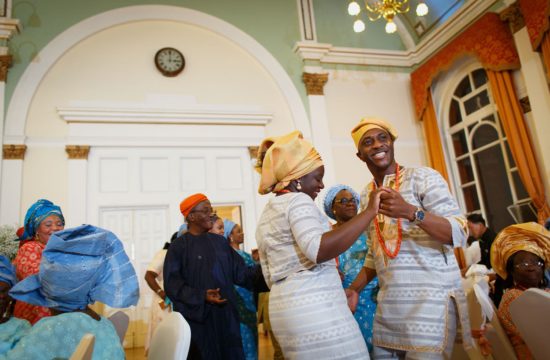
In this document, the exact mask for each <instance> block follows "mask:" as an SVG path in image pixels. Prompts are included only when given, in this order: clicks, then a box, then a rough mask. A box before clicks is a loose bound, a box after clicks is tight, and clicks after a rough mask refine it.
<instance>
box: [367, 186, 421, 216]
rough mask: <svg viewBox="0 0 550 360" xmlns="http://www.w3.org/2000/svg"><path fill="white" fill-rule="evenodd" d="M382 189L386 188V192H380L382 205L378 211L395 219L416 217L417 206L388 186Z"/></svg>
mask: <svg viewBox="0 0 550 360" xmlns="http://www.w3.org/2000/svg"><path fill="white" fill-rule="evenodd" d="M380 190H384V192H381V193H380V206H379V208H378V213H380V214H382V215H386V216H389V217H391V218H394V219H398V218H402V219H407V220H411V219H414V213H415V211H416V207H415V206H413V205H411V204H409V203H408V202H406V201H405V199H403V197H402V196H401V194H400V193H398V192H397V191H395V190H393V189H390V188H386V187H384V188H381V189H380ZM369 204H370V201H369Z"/></svg>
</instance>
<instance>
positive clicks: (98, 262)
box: [0, 225, 139, 360]
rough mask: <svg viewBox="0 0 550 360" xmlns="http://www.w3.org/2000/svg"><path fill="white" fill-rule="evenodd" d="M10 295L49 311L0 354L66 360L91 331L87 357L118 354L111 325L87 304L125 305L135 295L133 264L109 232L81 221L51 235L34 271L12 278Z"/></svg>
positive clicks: (120, 356)
mask: <svg viewBox="0 0 550 360" xmlns="http://www.w3.org/2000/svg"><path fill="white" fill-rule="evenodd" d="M10 295H11V296H12V297H13V298H14V299H16V300H18V301H19V300H22V301H25V302H27V303H29V304H33V305H40V306H45V307H48V308H50V309H51V310H52V315H55V316H49V317H46V318H43V319H41V320H40V321H38V322H37V323H36V324H35V325H34V326H33V327H32V329H31V330H30V331H29V332H28V334H27V335H25V336H24V337H23V338H22V339H21V340H20V341H19V342H18V343H17V345H15V347H14V348H13V349H12V350H10V351H9V352H8V353H6V354H5V357H4V356H2V355H0V359H53V358H65V359H67V358H69V357H70V356H71V354H72V353H73V352H74V350H75V349H76V347H77V345H78V343H79V342H80V340H81V339H82V337H83V336H84V335H85V334H87V333H91V334H93V335H94V336H95V346H94V352H93V357H92V358H93V359H97V360H99V359H124V350H123V349H122V345H121V343H120V339H119V337H118V336H117V333H116V330H115V328H114V326H113V324H112V323H111V322H110V321H109V320H108V319H106V318H104V317H101V316H99V315H98V314H97V313H95V312H94V311H93V310H92V309H91V308H90V307H89V306H88V305H90V304H93V303H94V302H95V301H101V302H102V303H104V304H107V305H109V306H111V307H116V308H125V307H129V306H131V305H136V304H137V301H138V298H139V287H138V282H137V278H136V273H135V271H134V268H133V266H132V264H131V263H130V260H129V259H128V256H127V255H126V253H125V252H124V247H123V245H122V243H121V242H120V240H119V239H118V238H117V237H116V236H115V235H114V234H113V233H111V232H110V231H107V230H104V229H100V228H97V227H94V226H91V225H82V226H79V227H76V228H73V229H67V230H64V231H61V232H58V233H56V234H54V235H52V236H51V238H50V241H49V242H48V245H47V246H46V248H45V249H44V252H43V257H42V265H41V266H40V272H39V274H36V275H32V276H29V277H27V278H26V279H25V280H23V281H20V282H19V283H17V284H16V285H15V286H14V287H13V288H12V289H11V291H10Z"/></svg>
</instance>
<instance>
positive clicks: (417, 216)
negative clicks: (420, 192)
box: [411, 207, 426, 225]
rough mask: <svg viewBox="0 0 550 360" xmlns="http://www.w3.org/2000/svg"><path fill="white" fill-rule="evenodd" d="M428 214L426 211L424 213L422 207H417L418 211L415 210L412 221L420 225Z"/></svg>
mask: <svg viewBox="0 0 550 360" xmlns="http://www.w3.org/2000/svg"><path fill="white" fill-rule="evenodd" d="M425 216H426V213H424V210H422V208H420V207H417V208H416V211H415V212H414V218H413V219H412V221H411V223H413V224H415V225H418V224H420V223H421V222H422V221H424V217H425Z"/></svg>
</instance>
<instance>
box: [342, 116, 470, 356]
mask: <svg viewBox="0 0 550 360" xmlns="http://www.w3.org/2000/svg"><path fill="white" fill-rule="evenodd" d="M351 134H352V138H353V140H354V142H355V145H356V147H357V157H358V158H359V159H360V160H361V161H363V162H364V163H365V164H366V165H367V167H368V169H369V171H370V172H371V174H372V176H373V177H374V179H373V181H372V182H371V183H369V184H368V185H367V187H366V188H365V191H364V192H363V194H362V196H361V206H362V207H364V206H365V205H366V204H367V203H368V199H369V196H370V194H371V193H372V192H373V191H375V190H376V189H379V188H384V189H385V191H383V192H382V193H381V196H380V208H379V211H378V215H377V216H376V218H375V219H374V220H373V221H372V222H371V223H370V225H369V227H368V229H367V231H368V239H369V240H368V245H369V246H368V247H369V251H368V254H367V257H366V259H365V264H364V267H363V270H362V271H361V272H360V273H359V275H358V276H357V278H356V280H355V281H354V282H353V284H352V285H351V286H350V289H352V290H356V291H359V292H360V291H361V290H362V289H363V287H364V286H365V285H366V284H367V283H368V282H370V280H371V279H373V278H374V276H375V275H377V274H378V279H379V283H380V292H379V293H378V308H377V313H376V317H375V320H374V329H373V344H374V351H373V357H374V359H382V358H383V359H394V358H395V359H397V358H405V357H406V358H407V359H444V358H448V357H450V355H451V352H452V348H453V345H454V340H455V335H456V332H457V326H458V325H459V324H460V325H461V326H462V329H463V331H462V334H463V341H464V344H465V347H469V346H470V345H471V344H472V342H471V336H470V326H469V323H468V318H467V308H466V300H465V296H464V291H463V290H462V286H461V279H460V271H459V268H458V266H457V263H456V260H455V257H454V254H453V247H459V246H464V245H465V243H466V237H467V227H466V219H465V218H464V217H463V215H462V214H461V212H460V209H459V208H458V205H457V203H456V201H455V199H454V198H453V197H452V195H451V194H450V192H449V189H448V186H447V183H446V182H445V180H444V179H443V178H442V177H441V175H440V174H439V173H438V172H437V171H435V170H433V169H431V168H428V167H418V168H413V167H405V166H402V165H398V164H397V162H396V161H395V158H394V142H395V140H396V139H397V131H396V130H395V129H394V128H393V126H392V125H391V124H390V123H388V122H386V121H384V120H381V119H375V118H365V119H363V120H361V121H360V122H359V124H357V126H355V127H354V129H353V130H352V132H351ZM352 306H353V305H352ZM457 310H458V311H457Z"/></svg>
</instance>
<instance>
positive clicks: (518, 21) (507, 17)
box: [500, 2, 525, 34]
mask: <svg viewBox="0 0 550 360" xmlns="http://www.w3.org/2000/svg"><path fill="white" fill-rule="evenodd" d="M500 19H501V20H502V21H504V22H507V23H508V26H510V30H512V32H513V33H514V34H515V33H517V32H518V31H520V30H521V29H522V28H523V27H524V26H525V20H524V19H523V15H522V14H521V10H520V8H519V3H517V2H515V3H513V4H512V5H510V6H508V7H507V8H506V9H504V10H502V11H501V12H500Z"/></svg>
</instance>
